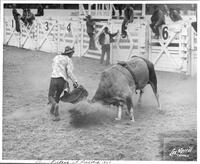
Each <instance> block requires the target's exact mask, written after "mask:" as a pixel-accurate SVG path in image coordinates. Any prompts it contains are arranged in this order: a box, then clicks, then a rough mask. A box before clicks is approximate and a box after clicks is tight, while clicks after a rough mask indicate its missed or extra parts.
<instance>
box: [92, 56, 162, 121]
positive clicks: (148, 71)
mask: <svg viewBox="0 0 200 164" xmlns="http://www.w3.org/2000/svg"><path fill="white" fill-rule="evenodd" d="M147 84H151V86H152V88H153V91H154V93H155V95H156V98H157V100H158V95H157V79H156V75H155V71H154V67H153V64H152V63H151V62H150V61H148V60H146V59H142V58H140V57H133V58H132V59H131V60H130V61H128V62H122V63H119V64H116V65H114V66H112V67H111V68H108V69H107V70H105V71H104V72H103V73H102V75H101V80H100V83H99V87H98V89H97V91H96V93H95V95H94V97H93V101H99V102H102V103H104V104H113V105H116V106H118V107H119V112H118V119H121V107H122V106H123V105H124V104H126V105H127V109H128V112H129V114H130V117H131V119H132V120H133V121H134V116H133V100H132V95H133V94H134V93H135V91H136V90H140V98H139V101H140V99H141V96H142V93H143V92H142V89H143V88H144V87H145V86H146V85H147ZM158 103H159V101H158Z"/></svg>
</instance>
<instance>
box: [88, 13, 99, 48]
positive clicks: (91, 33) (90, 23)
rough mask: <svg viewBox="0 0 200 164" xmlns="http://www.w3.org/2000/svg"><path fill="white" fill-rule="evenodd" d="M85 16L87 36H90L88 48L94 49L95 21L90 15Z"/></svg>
mask: <svg viewBox="0 0 200 164" xmlns="http://www.w3.org/2000/svg"><path fill="white" fill-rule="evenodd" d="M86 18H87V20H86V26H87V33H88V36H89V37H90V41H89V49H90V50H96V49H97V48H96V46H95V39H94V33H95V22H94V21H93V20H92V19H91V16H90V15H88V16H86Z"/></svg>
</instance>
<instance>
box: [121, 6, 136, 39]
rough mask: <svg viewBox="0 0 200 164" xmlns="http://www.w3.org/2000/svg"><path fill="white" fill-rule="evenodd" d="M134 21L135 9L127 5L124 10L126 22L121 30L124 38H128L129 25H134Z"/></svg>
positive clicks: (124, 21)
mask: <svg viewBox="0 0 200 164" xmlns="http://www.w3.org/2000/svg"><path fill="white" fill-rule="evenodd" d="M133 20H134V10H133V7H131V5H130V4H128V5H126V7H125V9H124V20H123V22H122V29H121V34H122V38H125V37H126V36H127V32H126V29H127V25H128V24H129V23H133Z"/></svg>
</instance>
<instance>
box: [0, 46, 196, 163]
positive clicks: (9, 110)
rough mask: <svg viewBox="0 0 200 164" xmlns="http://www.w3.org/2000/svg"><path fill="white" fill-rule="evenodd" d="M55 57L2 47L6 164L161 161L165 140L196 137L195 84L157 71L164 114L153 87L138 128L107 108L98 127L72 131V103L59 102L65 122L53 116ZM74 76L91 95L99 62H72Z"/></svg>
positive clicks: (139, 111) (147, 90)
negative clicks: (14, 163) (26, 163)
mask: <svg viewBox="0 0 200 164" xmlns="http://www.w3.org/2000/svg"><path fill="white" fill-rule="evenodd" d="M54 56H55V54H48V53H44V52H37V51H30V50H25V49H18V48H15V47H4V49H3V134H2V135H3V143H2V145H3V154H2V158H3V159H4V160H53V159H59V160H69V159H72V160H75V159H76V160H78V159H93V160H163V157H162V153H161V152H162V150H163V145H162V144H163V143H162V142H163V139H164V138H165V137H177V138H194V139H195V138H196V130H197V79H196V77H194V78H191V77H189V78H184V77H183V76H181V75H179V74H173V73H166V72H157V78H158V88H159V94H160V101H161V104H162V110H163V112H158V111H157V110H156V109H157V104H156V99H155V97H154V95H153V92H152V90H151V88H150V86H147V87H146V88H145V93H144V96H143V99H142V105H141V106H137V104H136V102H137V98H138V95H135V98H136V100H135V111H134V112H135V120H136V122H135V123H131V122H130V120H129V119H128V118H126V117H125V116H124V117H123V119H122V120H121V121H115V119H114V118H115V117H116V115H117V109H115V108H109V109H108V111H109V114H108V115H105V116H106V117H107V119H103V118H102V120H103V121H100V122H99V123H98V124H92V123H91V124H90V126H85V127H80V128H77V127H74V126H72V125H71V124H70V118H69V113H68V110H69V109H70V108H71V107H72V104H69V103H60V114H61V120H60V121H59V122H53V121H52V120H51V118H50V115H49V105H47V94H48V87H49V81H50V75H51V71H52V69H51V62H52V59H53V57H54ZM73 61H74V65H75V75H76V76H77V78H78V81H79V83H80V84H82V85H83V86H85V88H86V89H87V90H88V91H89V98H91V97H92V96H93V95H94V92H95V91H96V89H97V86H98V82H99V77H100V73H101V71H103V70H104V69H105V68H106V67H105V66H102V65H100V64H99V61H98V60H92V59H88V58H73Z"/></svg>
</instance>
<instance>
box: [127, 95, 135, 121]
mask: <svg viewBox="0 0 200 164" xmlns="http://www.w3.org/2000/svg"><path fill="white" fill-rule="evenodd" d="M126 105H127V110H128V112H129V117H130V119H131V120H132V122H134V121H135V118H134V111H133V99H132V96H131V95H130V96H128V97H127V98H126Z"/></svg>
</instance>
